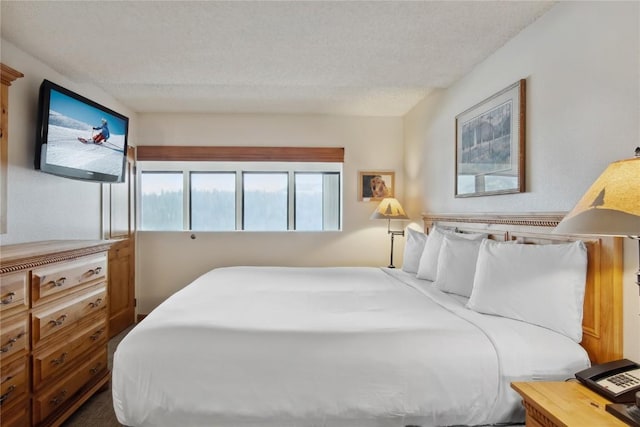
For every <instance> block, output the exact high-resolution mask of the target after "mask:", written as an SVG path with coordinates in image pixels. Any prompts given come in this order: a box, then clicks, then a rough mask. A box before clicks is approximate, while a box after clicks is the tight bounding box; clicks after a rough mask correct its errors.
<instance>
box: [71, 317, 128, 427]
mask: <svg viewBox="0 0 640 427" xmlns="http://www.w3.org/2000/svg"><path fill="white" fill-rule="evenodd" d="M132 328H133V327H131V328H128V329H125V330H124V331H122V332H121V333H120V334H118V335H116V336H115V337H113V338H111V340H110V341H109V369H111V367H112V366H113V353H114V352H115V351H116V347H117V346H118V343H120V341H121V340H122V338H124V336H125V335H127V333H128V332H129V331H130V330H131V329H132ZM121 425H122V424H120V423H119V422H118V420H117V419H116V414H115V412H114V411H113V401H112V400H111V383H109V389H108V390H105V391H103V392H98V393H96V394H94V395H93V396H92V397H91V399H89V400H87V401H86V402H85V403H84V405H82V406H81V407H80V408H79V409H78V410H77V411H76V412H75V413H74V414H73V415H72V416H71V417H70V418H68V419H67V420H66V421H65V422H64V423H63V424H62V427H120V426H121Z"/></svg>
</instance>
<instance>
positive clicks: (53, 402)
mask: <svg viewBox="0 0 640 427" xmlns="http://www.w3.org/2000/svg"><path fill="white" fill-rule="evenodd" d="M66 396H67V390H62V391H61V392H60V393H58V395H57V396H56V397H54V398H53V399H51V400H50V401H49V403H50V404H51V405H53V406H57V405H59V404H60V403H62V401H63V400H64V398H65V397H66Z"/></svg>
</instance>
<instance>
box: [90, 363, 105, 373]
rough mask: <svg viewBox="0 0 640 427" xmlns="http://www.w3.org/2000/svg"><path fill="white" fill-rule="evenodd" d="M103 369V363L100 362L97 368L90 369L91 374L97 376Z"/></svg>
mask: <svg viewBox="0 0 640 427" xmlns="http://www.w3.org/2000/svg"><path fill="white" fill-rule="evenodd" d="M101 367H102V363H101V362H98V364H97V365H96V366H94V367H93V368H91V369H89V373H90V374H91V375H95V374H97V373H98V372H99V371H100V368H101Z"/></svg>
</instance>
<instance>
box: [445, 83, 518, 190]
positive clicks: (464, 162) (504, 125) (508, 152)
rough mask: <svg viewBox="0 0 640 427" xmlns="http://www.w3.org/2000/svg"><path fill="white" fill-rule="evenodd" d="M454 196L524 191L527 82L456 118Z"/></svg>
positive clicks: (492, 97)
mask: <svg viewBox="0 0 640 427" xmlns="http://www.w3.org/2000/svg"><path fill="white" fill-rule="evenodd" d="M455 121H456V140H455V144H456V156H455V157H456V164H455V197H474V196H489V195H496V194H510V193H521V192H524V191H525V174H524V172H525V170H524V169H525V125H526V80H525V79H521V80H519V81H518V82H516V83H514V84H512V85H510V86H508V87H506V88H504V89H503V90H501V91H499V92H497V93H495V94H494V95H492V96H490V97H489V98H487V99H485V100H483V101H481V102H480V103H478V104H476V105H474V106H473V107H471V108H469V109H468V110H466V111H464V112H462V113H460V114H458V115H457V116H456V120H455Z"/></svg>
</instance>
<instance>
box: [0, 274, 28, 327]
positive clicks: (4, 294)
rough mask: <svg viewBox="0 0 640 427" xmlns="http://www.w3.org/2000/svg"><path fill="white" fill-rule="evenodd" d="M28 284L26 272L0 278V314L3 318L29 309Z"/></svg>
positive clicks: (4, 275)
mask: <svg viewBox="0 0 640 427" xmlns="http://www.w3.org/2000/svg"><path fill="white" fill-rule="evenodd" d="M28 283H29V273H28V272H26V271H21V272H19V273H8V274H3V275H2V276H0V313H2V315H3V316H6V315H7V313H9V312H17V311H21V310H27V309H28V308H29V294H28V289H29V286H28Z"/></svg>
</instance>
